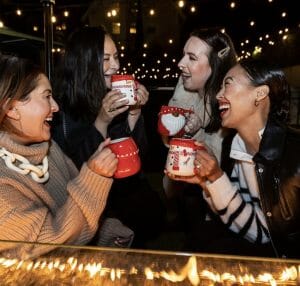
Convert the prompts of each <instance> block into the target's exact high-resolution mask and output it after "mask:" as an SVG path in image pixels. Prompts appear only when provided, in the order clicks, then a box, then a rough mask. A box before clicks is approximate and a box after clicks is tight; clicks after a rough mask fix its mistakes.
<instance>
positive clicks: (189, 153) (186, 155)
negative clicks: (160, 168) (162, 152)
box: [165, 138, 204, 177]
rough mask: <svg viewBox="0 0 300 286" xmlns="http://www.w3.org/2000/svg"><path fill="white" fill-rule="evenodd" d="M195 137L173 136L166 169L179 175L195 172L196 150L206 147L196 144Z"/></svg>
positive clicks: (190, 174) (185, 175)
mask: <svg viewBox="0 0 300 286" xmlns="http://www.w3.org/2000/svg"><path fill="white" fill-rule="evenodd" d="M195 142H196V141H195V140H194V139H185V138H172V139H171V140H170V148H169V152H168V156H167V162H166V166H165V169H166V170H167V172H168V173H171V174H173V175H177V176H183V177H189V176H193V175H194V174H195V166H194V160H195V155H196V150H199V149H204V147H203V146H198V145H196V144H195Z"/></svg>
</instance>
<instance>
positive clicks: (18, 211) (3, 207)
mask: <svg viewBox="0 0 300 286" xmlns="http://www.w3.org/2000/svg"><path fill="white" fill-rule="evenodd" d="M49 146H50V147H49ZM0 147H4V148H6V149H7V150H8V151H9V152H12V153H16V154H19V155H22V156H24V157H26V158H27V159H28V160H29V161H30V163H32V164H35V165H37V164H39V163H41V162H42V160H43V158H44V157H45V155H48V159H49V174H50V178H49V180H48V181H47V182H46V183H43V184H40V183H37V182H35V181H34V180H33V179H32V178H31V176H28V175H22V174H19V173H17V172H16V171H14V170H11V169H9V168H8V167H7V166H6V165H5V162H4V160H3V159H2V158H0V240H15V241H25V242H42V243H55V244H73V245H83V244H86V243H87V242H88V241H89V240H90V239H91V238H92V237H93V236H94V234H95V232H96V230H97V228H98V221H99V217H100V215H101V214H102V212H103V209H104V207H105V204H106V200H107V197H108V193H109V190H110V187H111V184H112V179H110V178H105V177H102V176H100V175H97V174H96V173H94V172H92V171H91V170H90V169H89V168H88V167H87V166H86V164H84V165H83V167H82V168H81V171H80V172H79V173H78V171H77V169H76V167H75V166H74V164H73V163H72V162H71V160H70V159H69V158H68V157H66V156H65V155H64V153H63V152H62V151H61V149H60V148H59V147H58V145H57V144H56V143H55V142H54V141H51V143H50V144H49V142H43V143H39V144H32V145H30V146H24V145H20V144H17V143H16V142H14V141H12V140H11V139H10V137H9V136H8V135H7V134H5V133H4V132H0ZM55 247H57V246H54V245H53V246H52V245H50V246H47V247H46V246H39V245H34V244H28V245H26V244H20V245H18V244H4V243H1V242H0V251H1V255H5V256H10V257H20V258H22V259H24V258H27V257H29V256H30V257H35V256H38V255H41V254H43V253H46V252H48V251H50V250H52V249H54V248H55Z"/></svg>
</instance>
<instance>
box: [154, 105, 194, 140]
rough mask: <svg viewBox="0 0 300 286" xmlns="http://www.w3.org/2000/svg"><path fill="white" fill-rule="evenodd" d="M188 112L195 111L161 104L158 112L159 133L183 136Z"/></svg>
mask: <svg viewBox="0 0 300 286" xmlns="http://www.w3.org/2000/svg"><path fill="white" fill-rule="evenodd" d="M187 113H193V111H192V110H189V109H184V108H180V107H176V106H168V105H163V106H161V108H160V111H159V113H158V124H157V131H158V133H160V134H161V135H163V136H176V137H181V136H182V135H183V134H184V126H185V124H186V118H185V115H186V114H187Z"/></svg>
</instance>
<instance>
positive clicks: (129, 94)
mask: <svg viewBox="0 0 300 286" xmlns="http://www.w3.org/2000/svg"><path fill="white" fill-rule="evenodd" d="M111 89H118V90H120V91H121V93H122V94H124V95H125V98H122V99H120V100H124V99H128V101H129V102H128V104H127V105H136V103H137V96H136V92H135V89H136V81H135V80H134V77H133V76H132V75H129V74H124V75H120V74H114V75H112V76H111Z"/></svg>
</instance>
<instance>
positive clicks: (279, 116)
mask: <svg viewBox="0 0 300 286" xmlns="http://www.w3.org/2000/svg"><path fill="white" fill-rule="evenodd" d="M239 65H240V66H241V67H242V68H243V69H244V70H245V71H246V73H247V75H248V77H249V80H250V82H251V84H252V85H253V86H260V85H267V86H268V87H269V95H268V96H269V99H270V112H269V117H272V118H274V119H276V120H278V121H280V122H285V123H286V122H288V120H289V110H290V86H289V84H288V81H287V78H286V76H285V74H284V72H283V70H281V69H280V68H278V67H275V66H273V65H271V64H269V63H267V62H264V61H261V60H255V59H245V60H242V61H240V62H239Z"/></svg>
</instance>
